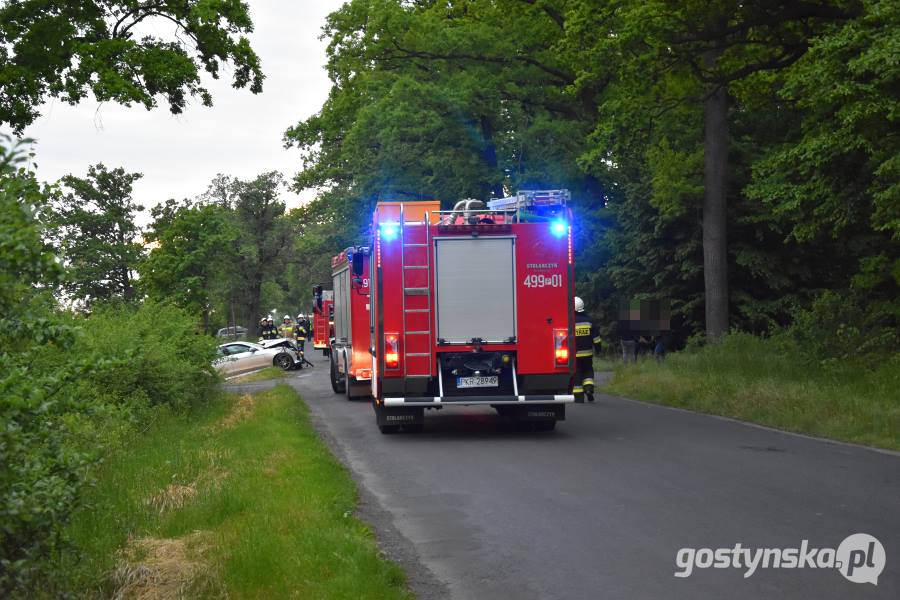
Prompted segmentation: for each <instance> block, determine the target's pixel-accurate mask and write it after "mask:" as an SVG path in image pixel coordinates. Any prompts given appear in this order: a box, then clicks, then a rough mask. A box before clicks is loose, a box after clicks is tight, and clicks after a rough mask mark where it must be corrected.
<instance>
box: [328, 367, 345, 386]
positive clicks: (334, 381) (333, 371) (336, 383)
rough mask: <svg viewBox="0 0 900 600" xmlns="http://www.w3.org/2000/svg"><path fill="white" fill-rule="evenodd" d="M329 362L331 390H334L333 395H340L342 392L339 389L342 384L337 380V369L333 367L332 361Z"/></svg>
mask: <svg viewBox="0 0 900 600" xmlns="http://www.w3.org/2000/svg"><path fill="white" fill-rule="evenodd" d="M329 362H330V363H331V389H332V390H334V393H335V394H341V393H343V392H344V390H343V389H341V383H343V382H342V381H340V380H338V374H337V367H336V366H335V364H334V361H333V360H331V361H329Z"/></svg>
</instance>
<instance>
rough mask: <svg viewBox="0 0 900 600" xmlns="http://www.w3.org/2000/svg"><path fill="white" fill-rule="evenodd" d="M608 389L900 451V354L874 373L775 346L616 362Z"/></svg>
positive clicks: (741, 343) (748, 343)
mask: <svg viewBox="0 0 900 600" xmlns="http://www.w3.org/2000/svg"><path fill="white" fill-rule="evenodd" d="M604 391H606V392H608V393H613V394H617V395H621V396H628V397H631V398H636V399H639V400H645V401H648V402H656V403H659V404H667V405H670V406H678V407H682V408H687V409H690V410H696V411H700V412H706V413H712V414H717V415H724V416H728V417H734V418H738V419H742V420H745V421H751V422H754V423H760V424H763V425H769V426H772V427H777V428H779V429H785V430H789V431H796V432H801V433H807V434H812V435H816V436H821V437H827V438H832V439H837V440H843V441H848V442H855V443H859V444H866V445H871V446H879V447H882V448H890V449H895V450H900V355H896V356H894V357H893V359H891V360H888V361H887V362H885V363H884V364H882V365H880V366H879V367H877V368H874V369H866V368H863V367H862V366H859V365H849V364H840V363H834V364H828V365H810V364H809V363H808V362H806V361H804V360H802V359H801V358H800V357H799V356H798V355H797V354H796V353H791V352H790V351H789V350H786V349H785V348H783V347H780V346H779V345H778V344H776V343H775V342H772V341H767V340H761V339H759V338H755V337H753V336H749V335H742V334H733V335H731V336H728V337H727V338H726V339H725V340H724V341H723V342H722V343H721V344H720V345H718V346H715V347H708V348H704V349H702V350H699V351H694V352H681V353H676V354H670V355H669V356H668V357H667V358H666V360H665V361H664V362H662V363H657V362H656V361H655V360H652V359H649V360H644V361H641V362H639V363H638V364H636V365H622V364H618V365H616V367H615V376H614V378H613V379H612V381H611V382H609V383H608V384H607V385H606V386H605V387H604Z"/></svg>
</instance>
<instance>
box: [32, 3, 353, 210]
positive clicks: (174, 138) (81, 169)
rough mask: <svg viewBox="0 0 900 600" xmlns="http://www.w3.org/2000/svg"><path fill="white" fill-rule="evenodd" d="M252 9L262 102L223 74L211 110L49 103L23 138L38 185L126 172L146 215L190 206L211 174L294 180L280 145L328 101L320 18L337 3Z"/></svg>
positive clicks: (294, 165)
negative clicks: (272, 173)
mask: <svg viewBox="0 0 900 600" xmlns="http://www.w3.org/2000/svg"><path fill="white" fill-rule="evenodd" d="M249 4H250V10H251V14H252V17H253V23H254V26H255V31H254V32H253V34H252V36H251V40H250V41H251V44H252V46H253V48H254V49H255V50H256V52H257V53H258V54H259V56H260V60H261V61H262V68H263V72H264V73H265V75H266V79H265V82H264V83H263V92H262V93H261V94H257V95H254V94H252V93H250V92H249V91H247V90H246V89H241V90H236V89H233V88H232V87H231V70H230V69H228V70H227V71H225V72H223V73H222V77H221V79H220V80H219V81H214V80H212V79H207V81H206V83H207V87H208V88H209V89H210V91H211V92H212V95H213V107H212V108H206V107H203V106H202V105H200V104H199V102H198V101H196V100H195V101H193V105H192V106H189V107H187V108H186V109H185V111H184V112H183V113H182V114H180V115H173V114H171V113H170V112H169V110H168V105H167V104H166V103H165V102H164V101H163V102H162V103H161V105H160V106H159V107H158V108H156V109H154V110H152V111H148V110H146V109H145V108H144V107H143V106H132V107H131V108H126V107H123V106H120V105H117V104H113V103H105V104H103V105H100V104H99V103H97V102H96V101H95V100H93V99H86V100H84V101H82V102H81V104H79V105H78V106H69V105H68V104H66V103H63V102H59V101H56V102H50V103H48V104H47V105H46V106H44V107H43V110H42V111H41V117H39V118H38V120H37V121H35V123H34V124H33V125H32V126H30V127H29V128H28V129H26V131H25V136H27V137H32V138H35V139H36V140H37V146H36V149H35V151H36V157H35V162H36V163H37V174H38V177H39V178H40V179H42V180H44V181H55V180H57V179H59V178H60V177H62V176H63V175H66V174H68V173H72V174H75V175H84V174H85V172H86V171H87V167H88V165H91V164H95V163H98V162H102V163H104V164H105V165H106V166H107V167H124V168H125V169H126V170H128V171H138V172H141V173H143V174H144V177H143V179H141V180H139V181H138V182H137V183H136V184H135V188H134V197H135V199H136V200H137V201H138V202H139V203H140V204H143V205H144V206H146V207H150V206H153V205H154V204H157V203H159V202H162V201H165V200H166V199H167V198H176V199H182V198H190V197H193V196H196V195H198V194H200V193H202V192H204V191H205V190H206V188H207V185H208V184H209V182H210V181H211V180H212V178H213V177H215V175H216V174H217V173H225V174H228V175H234V176H237V177H240V178H252V177H254V176H256V175H257V174H259V173H261V172H263V171H269V170H273V169H274V170H279V171H282V172H283V173H284V174H285V176H286V177H288V178H290V177H292V176H293V175H294V174H295V173H296V172H297V170H298V169H299V164H300V162H299V152H298V151H297V150H296V149H290V150H285V149H284V148H283V145H282V141H281V139H282V135H283V133H284V130H285V129H287V128H288V127H289V126H291V125H293V124H294V123H296V122H298V121H300V120H301V119H305V118H306V117H308V116H310V115H312V114H313V113H315V112H316V111H317V110H318V109H319V108H320V107H321V105H322V103H323V102H324V101H325V99H326V97H327V95H328V89H329V87H330V85H329V80H328V77H327V75H326V72H325V69H324V64H325V45H326V41H324V40H319V36H320V35H321V28H322V25H323V24H324V23H325V16H326V15H327V14H328V13H330V12H331V11H333V10H335V9H337V8H338V7H339V6H340V5H341V4H342V0H249ZM163 33H164V32H163V31H161V32H160V34H163ZM313 194H314V191H313V190H306V191H304V192H302V193H301V194H300V195H299V196H297V195H294V194H290V193H286V197H287V198H286V199H287V200H288V204H289V205H296V204H298V203H299V202H300V201H301V200H302V199H306V198H309V197H311V196H312V195H313ZM141 221H142V222H146V221H147V217H146V216H144V218H142V219H141Z"/></svg>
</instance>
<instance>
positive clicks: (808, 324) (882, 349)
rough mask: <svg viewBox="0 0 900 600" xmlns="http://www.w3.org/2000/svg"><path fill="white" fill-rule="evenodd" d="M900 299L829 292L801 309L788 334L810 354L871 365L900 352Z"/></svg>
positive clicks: (833, 359)
mask: <svg viewBox="0 0 900 600" xmlns="http://www.w3.org/2000/svg"><path fill="white" fill-rule="evenodd" d="M898 331H900V302H898V301H897V300H893V301H883V300H877V299H876V300H868V299H866V298H865V297H863V296H862V295H861V294H858V293H854V292H844V293H837V292H833V291H826V292H824V293H823V294H821V295H820V296H819V297H818V298H817V299H816V300H815V302H813V304H812V306H811V307H810V308H809V309H807V310H801V311H799V312H798V313H797V314H796V315H795V318H794V323H793V324H792V325H791V327H790V328H789V329H788V333H789V334H790V335H791V336H792V337H793V338H794V339H795V340H796V341H797V343H798V345H799V347H800V348H801V349H802V352H803V353H804V354H805V355H807V356H808V357H810V358H812V359H815V360H818V361H825V362H834V361H837V360H842V361H852V362H855V363H859V364H861V365H864V364H866V363H868V364H869V365H871V366H874V365H877V364H880V363H881V362H883V361H884V360H885V359H886V358H888V357H890V356H891V355H892V354H894V353H895V352H897V349H898V344H900V333H898Z"/></svg>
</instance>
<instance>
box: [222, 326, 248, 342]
mask: <svg viewBox="0 0 900 600" xmlns="http://www.w3.org/2000/svg"><path fill="white" fill-rule="evenodd" d="M246 336H247V328H246V327H241V326H240V325H238V326H237V327H223V328H222V329H220V330H219V331H217V332H216V337H217V338H221V339H231V340H238V339H240V340H242V339H244V338H245V337H246Z"/></svg>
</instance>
